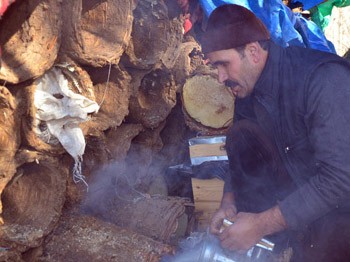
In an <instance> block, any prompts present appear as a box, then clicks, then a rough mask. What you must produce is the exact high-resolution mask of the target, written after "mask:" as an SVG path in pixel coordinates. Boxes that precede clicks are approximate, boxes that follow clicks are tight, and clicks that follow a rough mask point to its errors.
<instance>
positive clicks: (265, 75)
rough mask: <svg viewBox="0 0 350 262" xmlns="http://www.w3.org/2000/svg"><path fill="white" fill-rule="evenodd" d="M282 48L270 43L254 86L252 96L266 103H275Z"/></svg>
mask: <svg viewBox="0 0 350 262" xmlns="http://www.w3.org/2000/svg"><path fill="white" fill-rule="evenodd" d="M282 52H283V48H282V47H280V46H278V45H276V44H275V43H273V42H272V41H270V46H269V49H268V57H267V60H266V64H265V67H264V69H263V71H262V72H261V75H260V77H259V79H258V81H257V82H256V84H255V87H254V91H253V94H252V95H253V96H255V97H256V98H257V99H258V100H259V101H261V102H262V101H264V100H268V101H266V103H270V102H276V100H277V97H278V90H279V83H280V81H279V74H280V72H281V68H280V67H281V63H280V59H281V56H282Z"/></svg>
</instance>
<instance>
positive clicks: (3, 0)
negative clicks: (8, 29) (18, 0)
mask: <svg viewBox="0 0 350 262" xmlns="http://www.w3.org/2000/svg"><path fill="white" fill-rule="evenodd" d="M13 2H14V0H0V16H2V15H3V14H4V13H5V11H6V9H7V8H8V7H9V5H10V4H11V3H13Z"/></svg>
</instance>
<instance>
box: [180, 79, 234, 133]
mask: <svg viewBox="0 0 350 262" xmlns="http://www.w3.org/2000/svg"><path fill="white" fill-rule="evenodd" d="M182 100H183V108H184V111H185V112H186V113H187V114H188V116H189V117H191V118H192V121H194V122H198V123H200V124H202V125H204V126H206V127H210V128H213V129H222V128H228V127H229V126H230V125H231V124H232V120H233V112H234V96H233V95H232V93H231V91H230V89H229V88H228V87H226V86H225V85H222V84H220V83H219V82H218V81H217V80H216V79H215V78H214V77H212V76H210V75H196V76H194V77H192V78H189V79H187V80H186V83H185V84H184V86H183V90H182ZM189 127H190V128H191V126H189Z"/></svg>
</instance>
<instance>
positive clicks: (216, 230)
mask: <svg viewBox="0 0 350 262" xmlns="http://www.w3.org/2000/svg"><path fill="white" fill-rule="evenodd" d="M236 214H237V209H236V207H235V206H234V205H232V204H231V205H225V206H222V207H220V209H219V210H218V211H216V213H215V214H214V215H213V217H212V219H211V222H210V233H212V234H214V235H219V234H220V228H221V227H222V222H223V220H224V219H225V218H226V219H228V220H233V219H234V217H235V215H236Z"/></svg>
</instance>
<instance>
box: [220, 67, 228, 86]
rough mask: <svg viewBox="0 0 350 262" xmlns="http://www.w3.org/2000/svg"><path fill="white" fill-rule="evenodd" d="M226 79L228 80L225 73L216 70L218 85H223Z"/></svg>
mask: <svg viewBox="0 0 350 262" xmlns="http://www.w3.org/2000/svg"><path fill="white" fill-rule="evenodd" d="M227 79H228V77H227V73H226V72H225V70H222V69H218V81H219V83H220V84H224V83H225V81H226V80H227Z"/></svg>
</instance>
